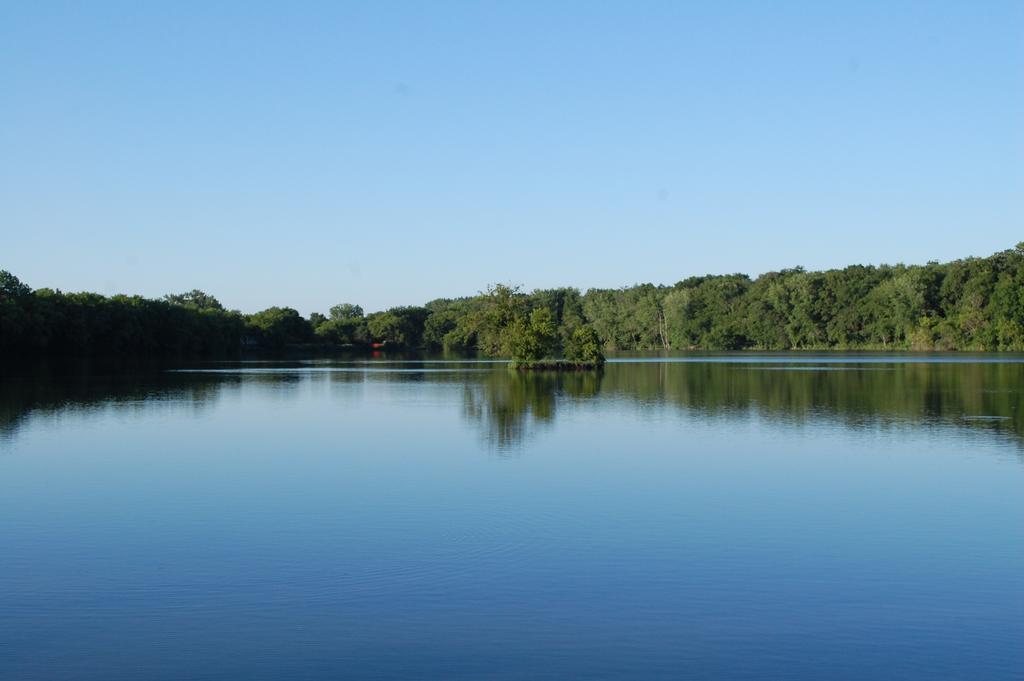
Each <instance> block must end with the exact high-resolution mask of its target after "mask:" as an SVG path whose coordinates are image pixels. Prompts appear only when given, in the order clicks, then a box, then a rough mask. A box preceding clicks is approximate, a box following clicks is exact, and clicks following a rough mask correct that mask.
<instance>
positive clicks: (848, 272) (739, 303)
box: [0, 242, 1024, 362]
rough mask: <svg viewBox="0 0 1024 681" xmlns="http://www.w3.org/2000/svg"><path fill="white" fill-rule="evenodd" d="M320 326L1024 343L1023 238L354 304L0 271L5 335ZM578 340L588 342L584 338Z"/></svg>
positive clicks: (225, 340) (134, 338)
mask: <svg viewBox="0 0 1024 681" xmlns="http://www.w3.org/2000/svg"><path fill="white" fill-rule="evenodd" d="M243 339H244V340H245V341H246V343H247V344H252V343H255V344H258V345H261V346H265V347H271V348H282V347H284V346H285V345H289V344H294V343H306V342H309V341H311V340H317V341H319V342H321V343H333V344H338V345H356V346H359V345H364V344H366V343H369V342H371V341H375V342H386V343H388V344H389V345H401V346H405V347H427V348H434V349H438V348H444V349H446V350H462V351H476V352H479V353H480V354H482V355H485V356H492V357H511V358H514V359H516V360H519V361H524V362H527V361H538V360H544V359H547V358H554V357H557V356H558V355H559V353H561V354H562V355H563V356H565V357H566V358H567V359H568V358H570V357H571V358H577V357H581V356H584V355H586V356H595V354H594V346H595V345H596V347H597V352H598V353H600V352H602V351H603V350H738V349H762V350H788V349H892V350H1015V351H1021V350H1024V242H1022V243H1021V244H1018V245H1017V247H1015V248H1013V249H1009V250H1006V251H1003V252H1000V253H996V254H994V255H992V256H990V257H988V258H966V259H963V260H957V261H954V262H950V263H946V264H939V263H934V262H933V263H928V264H926V265H918V266H906V265H896V266H888V265H883V266H880V267H873V266H861V265H853V266H850V267H846V268H843V269H836V270H827V271H824V272H807V271H805V270H803V269H802V268H799V267H797V268H792V269H786V270H782V271H780V272H768V273H766V274H763V275H761V276H759V277H758V278H757V279H755V280H751V279H750V277H748V276H746V275H743V274H730V275H721V276H703V277H691V278H689V279H685V280H683V281H680V282H678V283H677V284H675V285H674V286H655V285H653V284H638V285H636V286H632V287H628V288H622V289H591V290H589V291H587V292H586V293H584V294H580V292H579V291H578V290H576V289H573V288H559V289H545V290H538V291H533V292H532V293H529V294H527V293H524V292H523V291H521V290H520V289H519V288H518V287H515V286H508V285H504V284H497V285H494V286H491V287H489V288H488V289H487V290H486V291H485V292H482V293H480V294H478V295H476V296H472V297H468V298H459V299H454V300H452V299H439V300H434V301H431V302H429V303H427V304H426V305H425V306H423V307H395V308H391V309H389V310H387V311H384V312H376V313H373V314H370V315H368V316H367V315H364V314H363V309H362V308H361V307H359V306H358V305H354V304H351V303H341V304H339V305H335V306H334V307H332V308H331V310H330V315H329V316H327V317H325V316H324V315H321V314H316V313H315V314H313V315H311V316H310V318H309V319H308V320H306V319H302V318H301V317H300V316H299V315H298V312H296V311H295V310H292V309H291V308H270V309H268V310H264V311H262V312H259V313H256V314H254V315H250V316H248V317H244V318H243V316H242V315H241V314H239V313H237V312H229V311H225V310H224V309H223V307H222V306H221V304H220V303H219V302H218V301H217V300H216V298H214V297H213V296H210V295H209V294H206V293H204V292H202V291H199V290H193V291H189V292H187V293H182V294H176V295H169V296H166V297H165V299H164V300H159V301H156V300H148V299H145V298H140V297H138V296H131V297H129V296H113V297H110V298H107V297H104V296H100V295H97V294H94V293H70V294H68V293H62V292H60V291H52V290H50V289H45V288H44V289H38V290H36V291H33V290H32V289H30V288H29V287H28V286H25V285H24V284H23V283H21V282H20V281H19V280H18V278H17V277H15V276H14V275H12V274H10V273H9V272H6V271H0V350H6V351H19V352H28V353H84V352H134V353H145V352H217V351H225V350H233V349H237V348H238V347H239V346H240V345H241V343H242V342H243ZM581 353H583V354H581Z"/></svg>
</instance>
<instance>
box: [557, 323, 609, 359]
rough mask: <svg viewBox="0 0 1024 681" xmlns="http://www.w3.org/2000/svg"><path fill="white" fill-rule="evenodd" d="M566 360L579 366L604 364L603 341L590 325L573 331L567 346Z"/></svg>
mask: <svg viewBox="0 0 1024 681" xmlns="http://www.w3.org/2000/svg"><path fill="white" fill-rule="evenodd" d="M565 359H566V360H567V361H569V362H575V363H579V364H604V353H603V352H601V339H600V338H598V337H597V332H596V331H594V327H592V326H590V325H583V326H578V327H576V328H575V329H573V332H572V336H570V338H569V340H568V342H566V344H565Z"/></svg>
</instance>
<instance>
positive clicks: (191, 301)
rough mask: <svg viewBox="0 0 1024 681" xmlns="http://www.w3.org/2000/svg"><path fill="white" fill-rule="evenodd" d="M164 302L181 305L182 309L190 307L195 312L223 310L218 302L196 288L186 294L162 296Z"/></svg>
mask: <svg viewBox="0 0 1024 681" xmlns="http://www.w3.org/2000/svg"><path fill="white" fill-rule="evenodd" d="M164 300H166V301H167V302H168V303H171V304H172V305H182V306H184V307H191V308H195V309H197V310H223V309H224V306H223V305H221V304H220V301H219V300H217V299H216V298H214V297H213V296H211V295H210V294H208V293H205V292H203V291H200V290H199V289H197V288H196V289H192V290H191V291H187V292H186V293H168V294H167V295H166V296H164Z"/></svg>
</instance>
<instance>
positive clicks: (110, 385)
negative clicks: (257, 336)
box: [0, 361, 239, 437]
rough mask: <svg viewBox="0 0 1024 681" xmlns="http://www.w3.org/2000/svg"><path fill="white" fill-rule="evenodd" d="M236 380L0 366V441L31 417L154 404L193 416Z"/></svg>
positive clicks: (113, 369)
mask: <svg viewBox="0 0 1024 681" xmlns="http://www.w3.org/2000/svg"><path fill="white" fill-rule="evenodd" d="M238 383H239V377H238V376H233V375H229V374H214V373H198V374H197V373H187V374H186V373H175V372H166V371H164V370H163V369H162V368H161V367H160V366H158V365H155V364H149V363H142V362H136V363H130V364H124V363H113V362H80V361H69V362H35V363H30V364H27V365H19V366H17V367H14V366H9V365H3V366H0V437H9V436H12V435H14V434H15V433H16V432H17V430H18V429H19V428H20V426H21V425H22V424H23V423H24V422H25V420H26V419H28V418H29V417H31V416H33V415H36V414H39V415H54V414H60V413H67V412H73V413H79V414H90V413H98V412H100V411H104V410H107V409H114V410H116V411H120V412H139V411H142V410H144V409H146V408H148V407H150V406H152V404H153V403H154V402H162V401H168V402H170V401H174V402H179V403H185V404H189V405H190V407H191V408H192V409H193V410H196V411H197V412H201V411H205V410H207V409H209V408H211V407H212V406H213V404H214V403H215V402H216V400H217V398H218V397H219V395H220V394H221V391H222V390H223V388H224V387H225V386H228V385H237V384H238Z"/></svg>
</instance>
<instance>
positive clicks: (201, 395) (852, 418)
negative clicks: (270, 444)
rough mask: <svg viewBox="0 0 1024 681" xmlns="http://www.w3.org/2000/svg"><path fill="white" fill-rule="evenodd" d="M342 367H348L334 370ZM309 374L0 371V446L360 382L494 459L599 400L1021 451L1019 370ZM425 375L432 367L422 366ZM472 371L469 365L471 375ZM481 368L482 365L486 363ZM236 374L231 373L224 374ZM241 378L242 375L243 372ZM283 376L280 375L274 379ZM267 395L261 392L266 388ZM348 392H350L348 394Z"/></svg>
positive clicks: (93, 368)
mask: <svg viewBox="0 0 1024 681" xmlns="http://www.w3.org/2000/svg"><path fill="white" fill-rule="evenodd" d="M345 366H348V367H353V365H345ZM400 366H401V368H402V369H403V370H402V371H394V372H380V373H368V372H364V371H362V370H361V369H359V368H358V366H355V367H354V368H355V370H353V371H346V372H321V373H318V370H313V371H308V372H306V371H303V370H306V369H310V365H309V364H300V363H295V364H292V365H288V364H287V363H286V365H285V366H284V367H282V366H281V365H280V364H277V363H275V364H274V365H273V366H268V367H267V368H268V371H267V372H266V373H262V372H261V371H260V370H259V366H258V365H257V366H256V367H255V368H256V371H255V372H252V373H245V374H244V375H243V374H239V373H236V372H234V371H228V372H227V373H202V372H200V373H195V372H183V373H177V372H167V371H164V370H163V368H162V367H160V366H155V365H152V364H140V363H136V364H129V365H126V364H124V363H117V364H114V363H106V364H105V363H102V362H80V361H75V362H71V361H69V362H65V363H60V362H40V363H35V364H29V365H20V366H17V367H12V366H10V365H7V366H0V437H9V436H12V435H13V434H15V433H16V432H17V430H18V428H19V427H20V426H21V424H22V423H24V422H25V420H26V419H27V418H29V417H30V416H31V415H33V414H42V415H53V414H59V413H64V412H77V413H90V412H99V411H101V410H106V409H114V410H118V411H121V412H126V413H132V412H141V411H142V410H145V409H148V408H150V407H151V406H152V405H153V403H154V402H162V401H166V402H176V403H179V404H182V405H189V408H192V409H195V410H200V411H201V410H206V409H209V408H211V407H212V406H213V405H214V404H215V403H216V401H217V399H218V398H219V396H221V395H222V394H223V393H224V391H225V389H229V390H236V389H237V390H244V389H245V386H246V385H254V386H256V385H258V386H260V387H261V389H263V391H264V394H265V395H276V396H279V397H280V398H281V399H290V397H291V395H293V394H294V393H295V392H296V391H298V390H299V389H300V387H301V386H302V385H304V384H308V385H310V386H312V387H313V388H314V389H315V388H316V387H317V386H322V388H323V389H324V391H325V392H324V394H331V395H333V396H334V398H337V397H338V396H339V395H351V396H352V399H354V400H356V401H358V400H359V399H361V397H359V395H358V394H356V393H353V392H352V391H353V389H357V388H358V386H357V385H355V384H359V385H361V384H363V383H367V382H388V383H391V382H395V383H424V384H437V383H448V384H454V385H458V386H461V388H462V393H463V400H462V401H463V412H464V416H465V418H466V419H467V420H469V421H471V422H472V423H474V424H476V425H477V427H478V428H480V430H481V432H482V433H483V437H484V440H485V441H486V442H488V443H489V444H490V445H491V446H493V447H497V448H499V449H509V448H513V447H515V446H517V445H518V444H520V443H521V442H523V440H524V439H526V438H528V437H529V436H530V435H531V433H533V432H535V431H536V430H537V429H539V428H546V427H549V426H550V425H551V424H552V423H553V422H554V420H555V418H556V416H557V415H558V413H559V409H560V408H561V407H564V406H565V404H566V403H567V402H570V401H575V400H581V401H586V400H588V399H589V398H592V397H595V396H597V395H598V394H600V395H601V396H602V397H610V398H618V400H619V402H620V405H622V406H618V407H616V408H617V409H621V408H624V406H625V405H628V404H633V405H634V406H635V408H636V409H637V410H638V411H640V412H644V411H646V410H648V409H650V408H652V407H657V406H661V407H667V406H673V405H674V406H676V407H678V408H682V409H685V410H686V411H687V412H690V413H692V414H695V415H697V416H700V417H703V418H719V419H730V418H745V417H747V416H749V415H750V414H756V415H757V416H758V417H759V418H762V419H765V420H767V421H775V422H780V423H804V422H813V421H816V420H821V419H830V420H833V421H835V422H838V423H840V424H842V425H843V426H845V427H847V428H861V427H866V426H877V425H883V426H884V425H889V424H891V425H900V424H906V425H911V426H918V425H925V426H927V425H932V424H941V425H943V426H945V427H950V426H952V427H956V428H960V429H963V430H965V431H970V432H994V433H1002V434H1003V435H1006V436H1010V437H1012V438H1013V440H1014V441H1015V442H1017V443H1022V442H1024V413H1022V412H1021V409H1020V400H1021V392H1022V390H1024V364H1022V363H1015V362H998V361H997V362H970V363H962V362H956V363H954V362H946V363H942V362H934V363H924V362H918V363H906V362H904V363H900V362H893V363H875V364H846V365H837V364H832V365H828V366H824V365H819V366H813V365H809V364H801V365H789V366H787V365H785V364H781V363H776V364H770V363H750V362H748V363H739V362H731V363H729V362H718V363H711V362H702V363H697V362H694V363H679V362H676V363H666V362H661V363H656V362H652V363H611V364H609V365H607V366H606V368H605V370H604V371H603V372H600V373H599V372H558V373H551V372H515V371H508V370H506V369H505V368H504V367H502V366H496V367H493V370H484V371H480V370H479V369H478V368H477V369H473V370H470V371H463V370H461V369H464V368H465V365H462V366H461V368H456V369H455V370H451V371H448V372H435V373H430V372H427V371H422V372H416V371H415V369H416V368H421V369H422V368H424V367H423V366H419V367H417V366H416V365H400ZM428 366H434V365H428ZM477 366H479V365H477ZM491 366H493V365H491ZM235 368H236V369H237V368H238V367H237V366H236V367H235ZM247 368H248V369H252V368H253V366H252V365H248V367H247ZM281 368H286V369H287V368H294V369H298V370H299V371H297V372H290V373H289V372H285V373H280V372H277V371H274V369H281ZM267 388H272V390H269V391H268V390H266V389H267ZM357 392H358V390H357Z"/></svg>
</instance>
